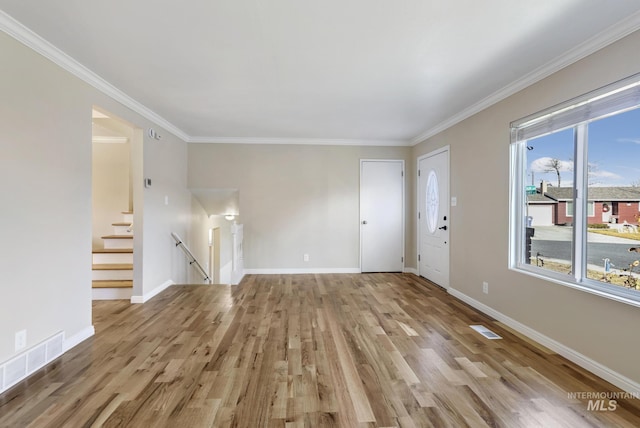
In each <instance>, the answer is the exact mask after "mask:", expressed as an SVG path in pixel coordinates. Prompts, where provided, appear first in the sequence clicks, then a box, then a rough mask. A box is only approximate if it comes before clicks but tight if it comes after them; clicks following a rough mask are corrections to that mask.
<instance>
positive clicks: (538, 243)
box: [531, 226, 640, 271]
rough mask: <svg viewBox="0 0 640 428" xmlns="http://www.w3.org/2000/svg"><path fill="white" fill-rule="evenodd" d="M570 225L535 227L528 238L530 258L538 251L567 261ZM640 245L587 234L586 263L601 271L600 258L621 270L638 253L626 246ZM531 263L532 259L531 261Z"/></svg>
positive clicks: (632, 241)
mask: <svg viewBox="0 0 640 428" xmlns="http://www.w3.org/2000/svg"><path fill="white" fill-rule="evenodd" d="M572 233H573V228H571V227H567V226H536V227H535V235H534V236H533V238H532V239H531V257H532V258H534V259H535V257H536V255H537V254H540V255H541V257H542V259H543V260H546V259H553V260H562V261H570V260H571V242H572V240H573V237H572ZM633 247H640V241H636V240H633V239H625V238H618V237H615V236H606V235H601V234H598V233H587V264H588V265H589V269H594V270H595V269H597V270H600V271H604V259H605V258H608V259H609V260H610V261H611V264H612V268H613V269H615V270H622V269H626V268H628V267H629V264H630V263H632V262H634V261H635V260H640V253H638V252H631V251H629V248H633ZM532 263H535V262H532Z"/></svg>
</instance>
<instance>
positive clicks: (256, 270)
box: [244, 268, 360, 275]
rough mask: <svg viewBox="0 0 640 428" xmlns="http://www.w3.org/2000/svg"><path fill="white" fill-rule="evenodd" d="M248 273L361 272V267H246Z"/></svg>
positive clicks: (245, 271)
mask: <svg viewBox="0 0 640 428" xmlns="http://www.w3.org/2000/svg"><path fill="white" fill-rule="evenodd" d="M244 273H245V274H247V275H295V274H302V273H311V274H313V273H360V268H300V269H297V268H294V269H245V270H244Z"/></svg>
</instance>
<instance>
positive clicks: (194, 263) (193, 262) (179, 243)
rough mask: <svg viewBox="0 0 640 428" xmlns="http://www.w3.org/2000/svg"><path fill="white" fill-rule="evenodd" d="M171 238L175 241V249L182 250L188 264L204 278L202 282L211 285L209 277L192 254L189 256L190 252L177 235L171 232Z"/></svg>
mask: <svg viewBox="0 0 640 428" xmlns="http://www.w3.org/2000/svg"><path fill="white" fill-rule="evenodd" d="M171 236H172V237H173V239H174V240H175V241H176V247H180V248H182V251H184V253H185V254H186V255H187V258H188V259H189V264H190V265H191V266H194V267H195V268H196V270H197V271H198V272H199V273H200V275H202V277H203V278H204V281H205V282H206V283H207V284H211V278H209V275H208V274H207V272H206V271H205V270H204V269H203V268H202V265H201V264H200V263H198V260H196V258H195V257H194V256H193V254H191V251H189V248H188V247H187V246H186V245H185V243H184V242H182V239H180V237H179V236H178V234H177V233H175V232H171Z"/></svg>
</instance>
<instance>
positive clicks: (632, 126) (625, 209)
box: [509, 75, 640, 306]
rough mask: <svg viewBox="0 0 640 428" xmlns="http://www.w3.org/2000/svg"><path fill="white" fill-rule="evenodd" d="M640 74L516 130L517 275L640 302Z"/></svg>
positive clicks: (513, 258) (513, 262)
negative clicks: (521, 274)
mask: <svg viewBox="0 0 640 428" xmlns="http://www.w3.org/2000/svg"><path fill="white" fill-rule="evenodd" d="M637 165H640V75H635V76H632V77H630V78H628V79H625V80H623V81H620V82H617V83H615V84H612V85H609V86H607V87H605V88H601V89H599V90H597V91H594V92H592V93H589V94H586V95H584V96H581V97H578V98H576V99H573V100H570V101H567V102H565V103H562V104H560V105H558V106H555V107H552V108H550V109H547V110H545V111H543V112H540V113H538V114H535V115H532V116H529V117H526V118H524V119H521V120H518V121H516V122H514V123H512V125H511V177H512V178H511V183H510V191H511V195H510V252H509V254H510V259H509V265H510V268H511V269H514V270H517V271H519V272H522V273H526V274H530V275H534V276H538V277H542V278H544V279H547V280H551V281H554V282H557V283H560V284H563V285H567V286H570V287H574V288H578V289H581V290H584V291H588V292H591V293H595V294H598V295H602V296H605V297H608V298H612V299H615V300H620V301H624V302H626V303H630V304H634V305H637V306H640V233H639V232H640V231H639V227H638V226H639V224H640V212H639V209H640V208H639V207H640V168H638V167H637Z"/></svg>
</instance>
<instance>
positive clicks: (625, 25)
mask: <svg viewBox="0 0 640 428" xmlns="http://www.w3.org/2000/svg"><path fill="white" fill-rule="evenodd" d="M639 29H640V11H639V12H636V13H634V14H632V15H629V16H628V17H627V18H625V19H623V20H622V21H620V22H618V23H616V24H614V25H612V26H611V27H609V28H607V29H606V30H604V31H602V32H600V33H598V34H596V35H595V36H593V37H591V38H590V39H587V40H586V41H584V42H583V43H581V44H579V45H578V46H576V47H575V48H573V49H571V50H569V51H567V52H565V53H564V54H562V55H560V56H559V57H556V58H555V59H553V60H551V61H550V62H548V63H546V64H545V65H543V66H541V67H538V68H536V69H534V70H532V71H531V72H530V73H527V74H526V75H525V76H523V77H521V78H520V79H518V80H516V81H514V82H513V83H511V84H509V85H507V86H505V87H504V88H502V89H500V90H498V91H496V92H494V93H493V94H491V95H489V96H488V97H486V98H484V99H482V100H480V101H479V102H477V103H475V104H473V105H471V106H469V107H467V108H466V109H464V110H462V111H461V112H459V113H457V114H455V115H454V116H451V117H450V118H449V119H447V120H445V121H443V122H440V123H439V124H438V125H436V126H434V127H432V128H430V129H429V130H427V131H425V132H423V133H422V134H420V135H418V136H416V137H414V138H412V139H411V142H410V145H412V146H415V145H416V144H419V143H421V142H423V141H424V140H426V139H427V138H430V137H433V136H434V135H436V134H438V133H440V132H442V131H444V130H446V129H448V128H450V127H452V126H453V125H455V124H457V123H460V122H462V121H463V120H465V119H467V118H469V117H471V116H473V115H474V114H476V113H479V112H481V111H482V110H484V109H486V108H488V107H490V106H492V105H494V104H496V103H498V102H500V101H502V100H504V99H505V98H507V97H510V96H511V95H513V94H515V93H517V92H519V91H521V90H523V89H525V88H527V87H529V86H531V85H533V84H534V83H537V82H539V81H540V80H542V79H544V78H545V77H549V76H550V75H552V74H553V73H556V72H558V71H560V70H562V69H563V68H565V67H568V66H569V65H571V64H573V63H575V62H578V61H580V60H581V59H583V58H585V57H587V56H589V55H591V54H593V53H595V52H597V51H599V50H600V49H602V48H604V47H606V46H608V45H610V44H612V43H614V42H616V41H618V40H620V39H622V38H623V37H625V36H628V35H629V34H631V33H633V32H634V31H637V30H639Z"/></svg>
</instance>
